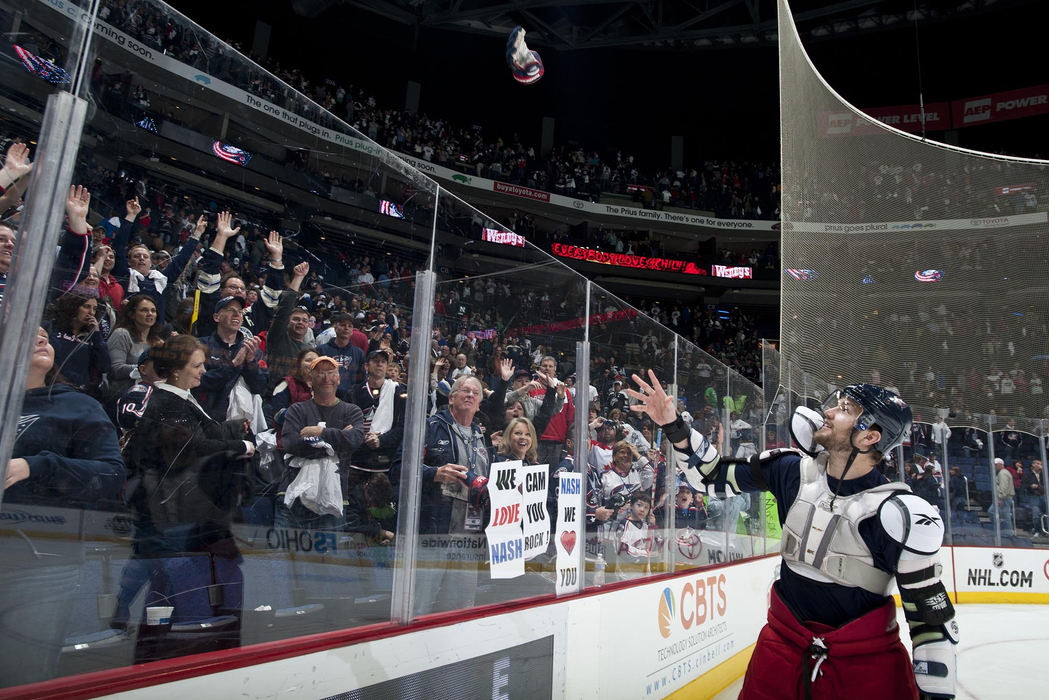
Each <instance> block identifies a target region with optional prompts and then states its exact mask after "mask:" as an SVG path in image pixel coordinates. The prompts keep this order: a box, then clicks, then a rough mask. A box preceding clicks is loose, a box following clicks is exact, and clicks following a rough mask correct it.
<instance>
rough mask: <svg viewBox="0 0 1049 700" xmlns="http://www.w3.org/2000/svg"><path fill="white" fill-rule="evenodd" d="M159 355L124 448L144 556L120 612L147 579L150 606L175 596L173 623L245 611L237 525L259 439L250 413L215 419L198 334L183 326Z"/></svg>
mask: <svg viewBox="0 0 1049 700" xmlns="http://www.w3.org/2000/svg"><path fill="white" fill-rule="evenodd" d="M150 356H151V357H152V358H153V367H154V370H155V371H156V373H157V374H158V375H159V376H160V377H161V381H159V382H157V383H156V384H155V385H154V390H153V393H152V395H151V396H150V399H149V403H148V404H146V409H145V411H143V413H142V418H140V419H139V421H138V423H137V425H136V426H135V429H134V431H133V433H132V434H131V437H130V438H129V440H128V443H127V446H126V448H125V458H126V460H127V466H128V474H129V479H128V483H127V485H126V486H125V494H126V496H127V498H128V500H129V504H130V506H131V509H132V511H133V513H134V518H135V536H134V557H135V558H134V559H133V560H132V561H131V562H129V563H128V566H127V568H126V569H125V571H124V575H123V577H122V580H121V592H120V596H119V600H118V616H117V617H118V619H120V618H122V617H124V616H126V615H127V607H128V606H129V605H130V602H131V600H133V599H134V597H135V595H136V594H137V592H138V590H139V588H141V586H142V585H144V584H145V582H146V581H147V580H148V581H149V582H150V594H149V596H148V597H147V602H146V604H147V606H148V605H163V606H168V605H170V606H173V607H174V608H175V610H174V612H173V614H172V618H171V619H172V622H173V623H177V622H188V621H202V620H207V619H209V618H213V617H217V616H221V615H229V614H232V613H237V612H239V608H240V602H241V598H242V587H243V586H242V584H243V576H242V574H241V572H240V568H239V563H240V560H241V559H240V553H239V551H238V550H237V546H236V544H235V542H234V539H233V534H232V533H231V531H230V526H231V524H232V520H233V512H234V509H235V508H236V507H237V505H238V499H239V497H240V495H241V494H242V493H243V491H244V489H243V487H244V485H245V484H246V483H247V482H246V479H245V469H246V468H247V463H246V462H244V461H243V460H244V459H245V458H248V457H251V456H252V455H253V454H254V453H255V445H254V442H252V440H251V435H250V433H248V432H247V427H246V426H245V424H244V422H243V421H226V422H224V423H219V422H217V421H215V420H212V419H211V418H210V417H209V416H208V414H207V413H205V412H204V410H203V409H202V408H201V407H200V405H199V404H198V403H197V401H196V399H194V398H193V395H192V394H191V393H190V390H191V389H193V388H194V387H195V386H197V385H198V384H200V378H201V377H202V376H203V374H204V372H205V368H204V358H205V355H204V349H203V346H201V345H200V343H199V342H198V341H197V340H196V339H195V338H193V337H192V336H187V335H179V336H175V337H174V338H172V339H171V340H169V341H168V342H166V343H165V344H164V345H162V346H160V347H158V348H156V349H154V350H151V351H150ZM140 660H144V659H140Z"/></svg>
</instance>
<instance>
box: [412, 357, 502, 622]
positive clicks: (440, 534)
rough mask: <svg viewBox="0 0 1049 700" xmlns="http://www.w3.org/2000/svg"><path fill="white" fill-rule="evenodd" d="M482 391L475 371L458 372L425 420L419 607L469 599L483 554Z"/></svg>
mask: <svg viewBox="0 0 1049 700" xmlns="http://www.w3.org/2000/svg"><path fill="white" fill-rule="evenodd" d="M483 398H484V392H483V389H482V387H481V382H480V380H479V379H477V377H474V376H473V375H466V376H463V377H460V378H459V379H457V380H456V381H455V383H454V384H453V385H452V389H451V392H449V394H448V407H447V408H445V409H442V410H441V411H439V412H438V413H437V415H435V416H433V417H432V418H430V419H429V420H427V421H426V446H425V451H424V452H423V487H422V488H423V492H422V510H421V513H420V518H419V529H420V531H421V532H423V533H427V534H430V535H433V536H432V537H423V538H422V544H423V546H422V548H421V549H420V556H421V557H422V558H423V559H424V560H428V561H429V565H424V566H422V567H420V571H419V590H421V591H426V595H425V596H421V597H420V598H421V604H422V606H423V609H422V610H421V611H420V612H434V611H438V610H458V609H462V608H466V607H469V606H471V605H473V600H474V591H475V590H476V588H477V576H478V567H479V565H480V563H481V562H482V561H484V558H485V538H484V527H485V524H486V523H485V522H484V508H483V497H484V494H485V492H486V484H487V481H488V478H487V477H488V466H489V463H490V461H491V460H490V455H489V451H488V442H487V438H486V437H485V435H484V433H483V432H482V431H481V426H480V425H479V424H478V423H477V421H476V420H475V416H476V415H477V410H478V409H479V408H480V405H481V400H482V399H483Z"/></svg>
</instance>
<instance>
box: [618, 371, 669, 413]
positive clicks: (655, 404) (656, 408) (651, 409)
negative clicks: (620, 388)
mask: <svg viewBox="0 0 1049 700" xmlns="http://www.w3.org/2000/svg"><path fill="white" fill-rule="evenodd" d="M630 378H631V379H633V380H634V383H635V384H637V385H638V387H639V389H640V390H637V389H627V390H626V393H627V396H629V397H630V398H632V399H636V400H637V403H636V404H634V405H633V406H631V407H630V410H631V411H634V412H635V413H644V414H645V415H646V416H648V417H649V418H651V419H652V422H654V423H655V424H656V425H667V424H669V423H673V422H674V421H675V420H676V419H677V407H676V406H675V404H674V397H673V396H667V392H666V391H664V390H663V385H662V384H660V383H659V379H657V378H656V373H655V372H653V371H652V370H648V379H649V381H648V382H646V381H645V380H644V379H642V378H641V377H640V376H639V375H637V374H633V375H631V377H630Z"/></svg>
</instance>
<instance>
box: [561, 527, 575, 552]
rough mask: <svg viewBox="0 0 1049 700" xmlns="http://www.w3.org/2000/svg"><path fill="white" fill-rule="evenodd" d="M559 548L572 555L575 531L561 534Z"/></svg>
mask: <svg viewBox="0 0 1049 700" xmlns="http://www.w3.org/2000/svg"><path fill="white" fill-rule="evenodd" d="M561 546H562V547H564V548H565V551H566V552H567V553H569V554H571V553H572V550H573V549H575V530H569V531H568V532H562V533H561Z"/></svg>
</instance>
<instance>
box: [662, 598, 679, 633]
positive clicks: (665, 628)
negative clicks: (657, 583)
mask: <svg viewBox="0 0 1049 700" xmlns="http://www.w3.org/2000/svg"><path fill="white" fill-rule="evenodd" d="M675 616H676V614H675V611H674V594H673V592H671V590H670V589H669V588H664V589H663V595H662V596H660V598H659V633H660V634H661V635H663V639H666V638H667V637H669V636H670V633H671V631H672V630H671V627H670V623H672V622H673V621H674V618H675Z"/></svg>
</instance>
